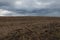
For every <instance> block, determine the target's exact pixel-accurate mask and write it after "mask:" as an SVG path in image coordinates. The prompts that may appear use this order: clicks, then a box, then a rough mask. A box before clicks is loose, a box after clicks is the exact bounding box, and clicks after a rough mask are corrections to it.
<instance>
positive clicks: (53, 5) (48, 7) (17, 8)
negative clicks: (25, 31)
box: [0, 0, 60, 16]
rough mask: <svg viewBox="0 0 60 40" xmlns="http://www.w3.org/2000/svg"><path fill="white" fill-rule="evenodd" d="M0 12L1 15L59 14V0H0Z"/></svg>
mask: <svg viewBox="0 0 60 40" xmlns="http://www.w3.org/2000/svg"><path fill="white" fill-rule="evenodd" d="M4 12H5V13H4ZM0 13H1V14H0V15H2V16H3V15H6V16H60V0H0Z"/></svg>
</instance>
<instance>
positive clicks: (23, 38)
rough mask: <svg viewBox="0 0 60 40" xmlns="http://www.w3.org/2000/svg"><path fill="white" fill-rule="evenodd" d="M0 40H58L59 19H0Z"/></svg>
mask: <svg viewBox="0 0 60 40" xmlns="http://www.w3.org/2000/svg"><path fill="white" fill-rule="evenodd" d="M0 40H60V18H59V17H0Z"/></svg>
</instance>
